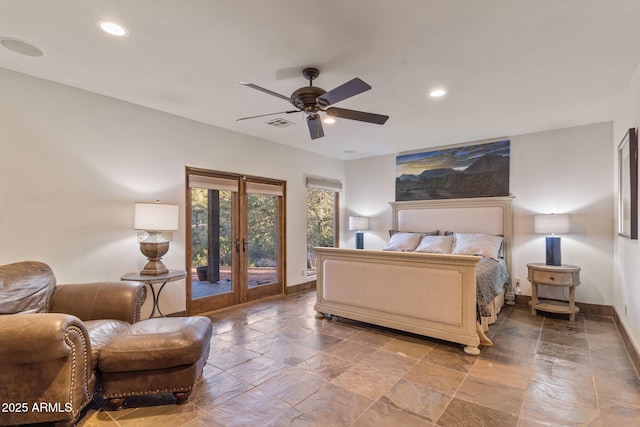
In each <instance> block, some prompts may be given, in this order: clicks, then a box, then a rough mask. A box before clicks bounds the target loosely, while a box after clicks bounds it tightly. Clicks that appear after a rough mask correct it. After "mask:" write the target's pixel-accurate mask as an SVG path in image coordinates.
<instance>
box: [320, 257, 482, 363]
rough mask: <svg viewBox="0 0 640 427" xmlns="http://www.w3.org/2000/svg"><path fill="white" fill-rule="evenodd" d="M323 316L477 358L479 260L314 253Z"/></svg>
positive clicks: (469, 258)
mask: <svg viewBox="0 0 640 427" xmlns="http://www.w3.org/2000/svg"><path fill="white" fill-rule="evenodd" d="M314 250H315V251H316V253H317V254H318V264H317V265H318V281H317V294H318V295H317V302H316V304H315V307H314V308H315V310H316V311H317V312H318V313H319V314H320V315H326V314H329V315H335V316H341V317H345V318H348V319H353V320H358V321H362V322H367V323H371V324H375V325H379V326H384V327H388V328H393V329H398V330H401V331H406V332H411V333H415V334H419V335H424V336H428V337H433V338H438V339H442V340H446V341H452V342H457V343H460V344H463V345H465V346H466V347H465V349H464V351H465V352H466V353H468V354H472V355H478V354H480V350H479V349H478V345H479V344H480V339H479V337H478V333H477V330H476V264H477V263H478V261H480V259H481V258H480V257H477V256H465V255H438V254H425V253H415V252H384V251H368V250H357V249H340V248H314Z"/></svg>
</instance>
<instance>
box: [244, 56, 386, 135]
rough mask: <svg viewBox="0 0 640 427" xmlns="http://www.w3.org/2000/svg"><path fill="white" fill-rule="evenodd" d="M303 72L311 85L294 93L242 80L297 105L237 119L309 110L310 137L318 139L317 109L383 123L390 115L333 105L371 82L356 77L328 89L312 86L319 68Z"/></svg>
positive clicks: (307, 117) (319, 126)
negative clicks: (274, 111)
mask: <svg viewBox="0 0 640 427" xmlns="http://www.w3.org/2000/svg"><path fill="white" fill-rule="evenodd" d="M302 75H303V76H304V78H305V79H307V80H309V86H305V87H301V88H300V89H298V90H296V91H295V92H293V93H292V94H291V97H288V96H284V95H280V94H279V93H276V92H273V91H270V90H269V89H265V88H263V87H260V86H257V85H254V84H253V83H246V82H240V84H243V85H245V86H248V87H250V88H253V89H257V90H259V91H261V92H264V93H268V94H269V95H273V96H276V97H278V98H281V99H284V100H285V101H289V102H290V103H291V104H292V105H293V106H294V107H295V108H296V110H289V111H280V112H278V113H269V114H261V115H259V116H251V117H243V118H241V119H237V121H239V120H247V119H255V118H257V117H265V116H271V115H274V114H290V113H299V112H304V113H305V114H306V119H307V125H308V126H309V134H310V135H311V139H317V138H322V137H323V136H324V131H323V130H322V122H321V120H320V114H318V112H320V111H323V112H325V113H326V114H327V115H328V116H331V117H337V118H341V119H349V120H358V121H361V122H367V123H374V124H378V125H383V124H384V123H385V122H386V121H387V119H388V118H389V116H383V115H382V114H374V113H365V112H364V111H356V110H348V109H346V108H336V107H331V105H333V104H335V103H337V102H340V101H342V100H345V99H347V98H351V97H352V96H355V95H358V94H359V93H362V92H365V91H367V90H369V89H371V86H369V85H368V84H366V83H365V82H363V81H362V80H360V79H359V78H357V77H356V78H355V79H353V80H349V81H348V82H346V83H344V84H342V85H340V86H338V87H337V88H335V89H332V90H330V91H329V92H327V91H326V90H324V89H322V88H319V87H317V86H313V80H314V79H315V78H316V77H318V76H319V75H320V71H319V70H318V69H317V68H305V69H304V70H302Z"/></svg>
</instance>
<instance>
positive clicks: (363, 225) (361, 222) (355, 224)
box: [349, 216, 369, 231]
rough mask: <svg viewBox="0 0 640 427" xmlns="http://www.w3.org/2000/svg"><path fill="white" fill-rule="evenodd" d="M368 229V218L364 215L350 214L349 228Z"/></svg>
mask: <svg viewBox="0 0 640 427" xmlns="http://www.w3.org/2000/svg"><path fill="white" fill-rule="evenodd" d="M368 229H369V218H368V217H366V216H350V217H349V230H357V231H364V230H368Z"/></svg>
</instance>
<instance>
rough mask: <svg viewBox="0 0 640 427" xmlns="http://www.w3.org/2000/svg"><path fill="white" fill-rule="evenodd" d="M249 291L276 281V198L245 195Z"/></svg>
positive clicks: (261, 195) (265, 195)
mask: <svg viewBox="0 0 640 427" xmlns="http://www.w3.org/2000/svg"><path fill="white" fill-rule="evenodd" d="M247 206H248V212H247V214H248V216H247V226H248V228H247V231H248V232H247V237H248V239H249V240H248V246H247V252H248V253H247V272H248V277H247V279H248V281H247V285H248V287H249V288H255V287H257V286H261V285H266V284H269V283H275V282H277V281H278V197H277V196H273V195H268V194H248V195H247Z"/></svg>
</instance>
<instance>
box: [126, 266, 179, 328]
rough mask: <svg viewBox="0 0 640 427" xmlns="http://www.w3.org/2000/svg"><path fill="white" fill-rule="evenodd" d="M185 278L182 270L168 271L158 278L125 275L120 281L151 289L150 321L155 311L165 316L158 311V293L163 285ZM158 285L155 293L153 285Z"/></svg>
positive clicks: (135, 274) (138, 274)
mask: <svg viewBox="0 0 640 427" xmlns="http://www.w3.org/2000/svg"><path fill="white" fill-rule="evenodd" d="M185 277H187V272H186V271H184V270H169V272H168V273H165V274H161V275H159V276H146V275H141V274H140V273H127V274H125V275H124V276H122V277H121V278H120V280H128V281H131V282H141V283H144V284H146V285H149V288H150V289H151V295H152V296H153V306H152V310H151V315H150V316H149V319H151V318H152V317H153V316H155V314H156V310H158V313H159V314H160V316H162V317H165V315H164V314H162V312H161V311H160V306H159V303H160V292H162V289H163V288H164V285H166V284H167V283H168V282H174V281H176V280H180V279H184V278H185ZM158 283H162V284H161V285H160V288H158V292H157V293H156V290H155V288H154V287H153V285H156V284H158Z"/></svg>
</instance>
